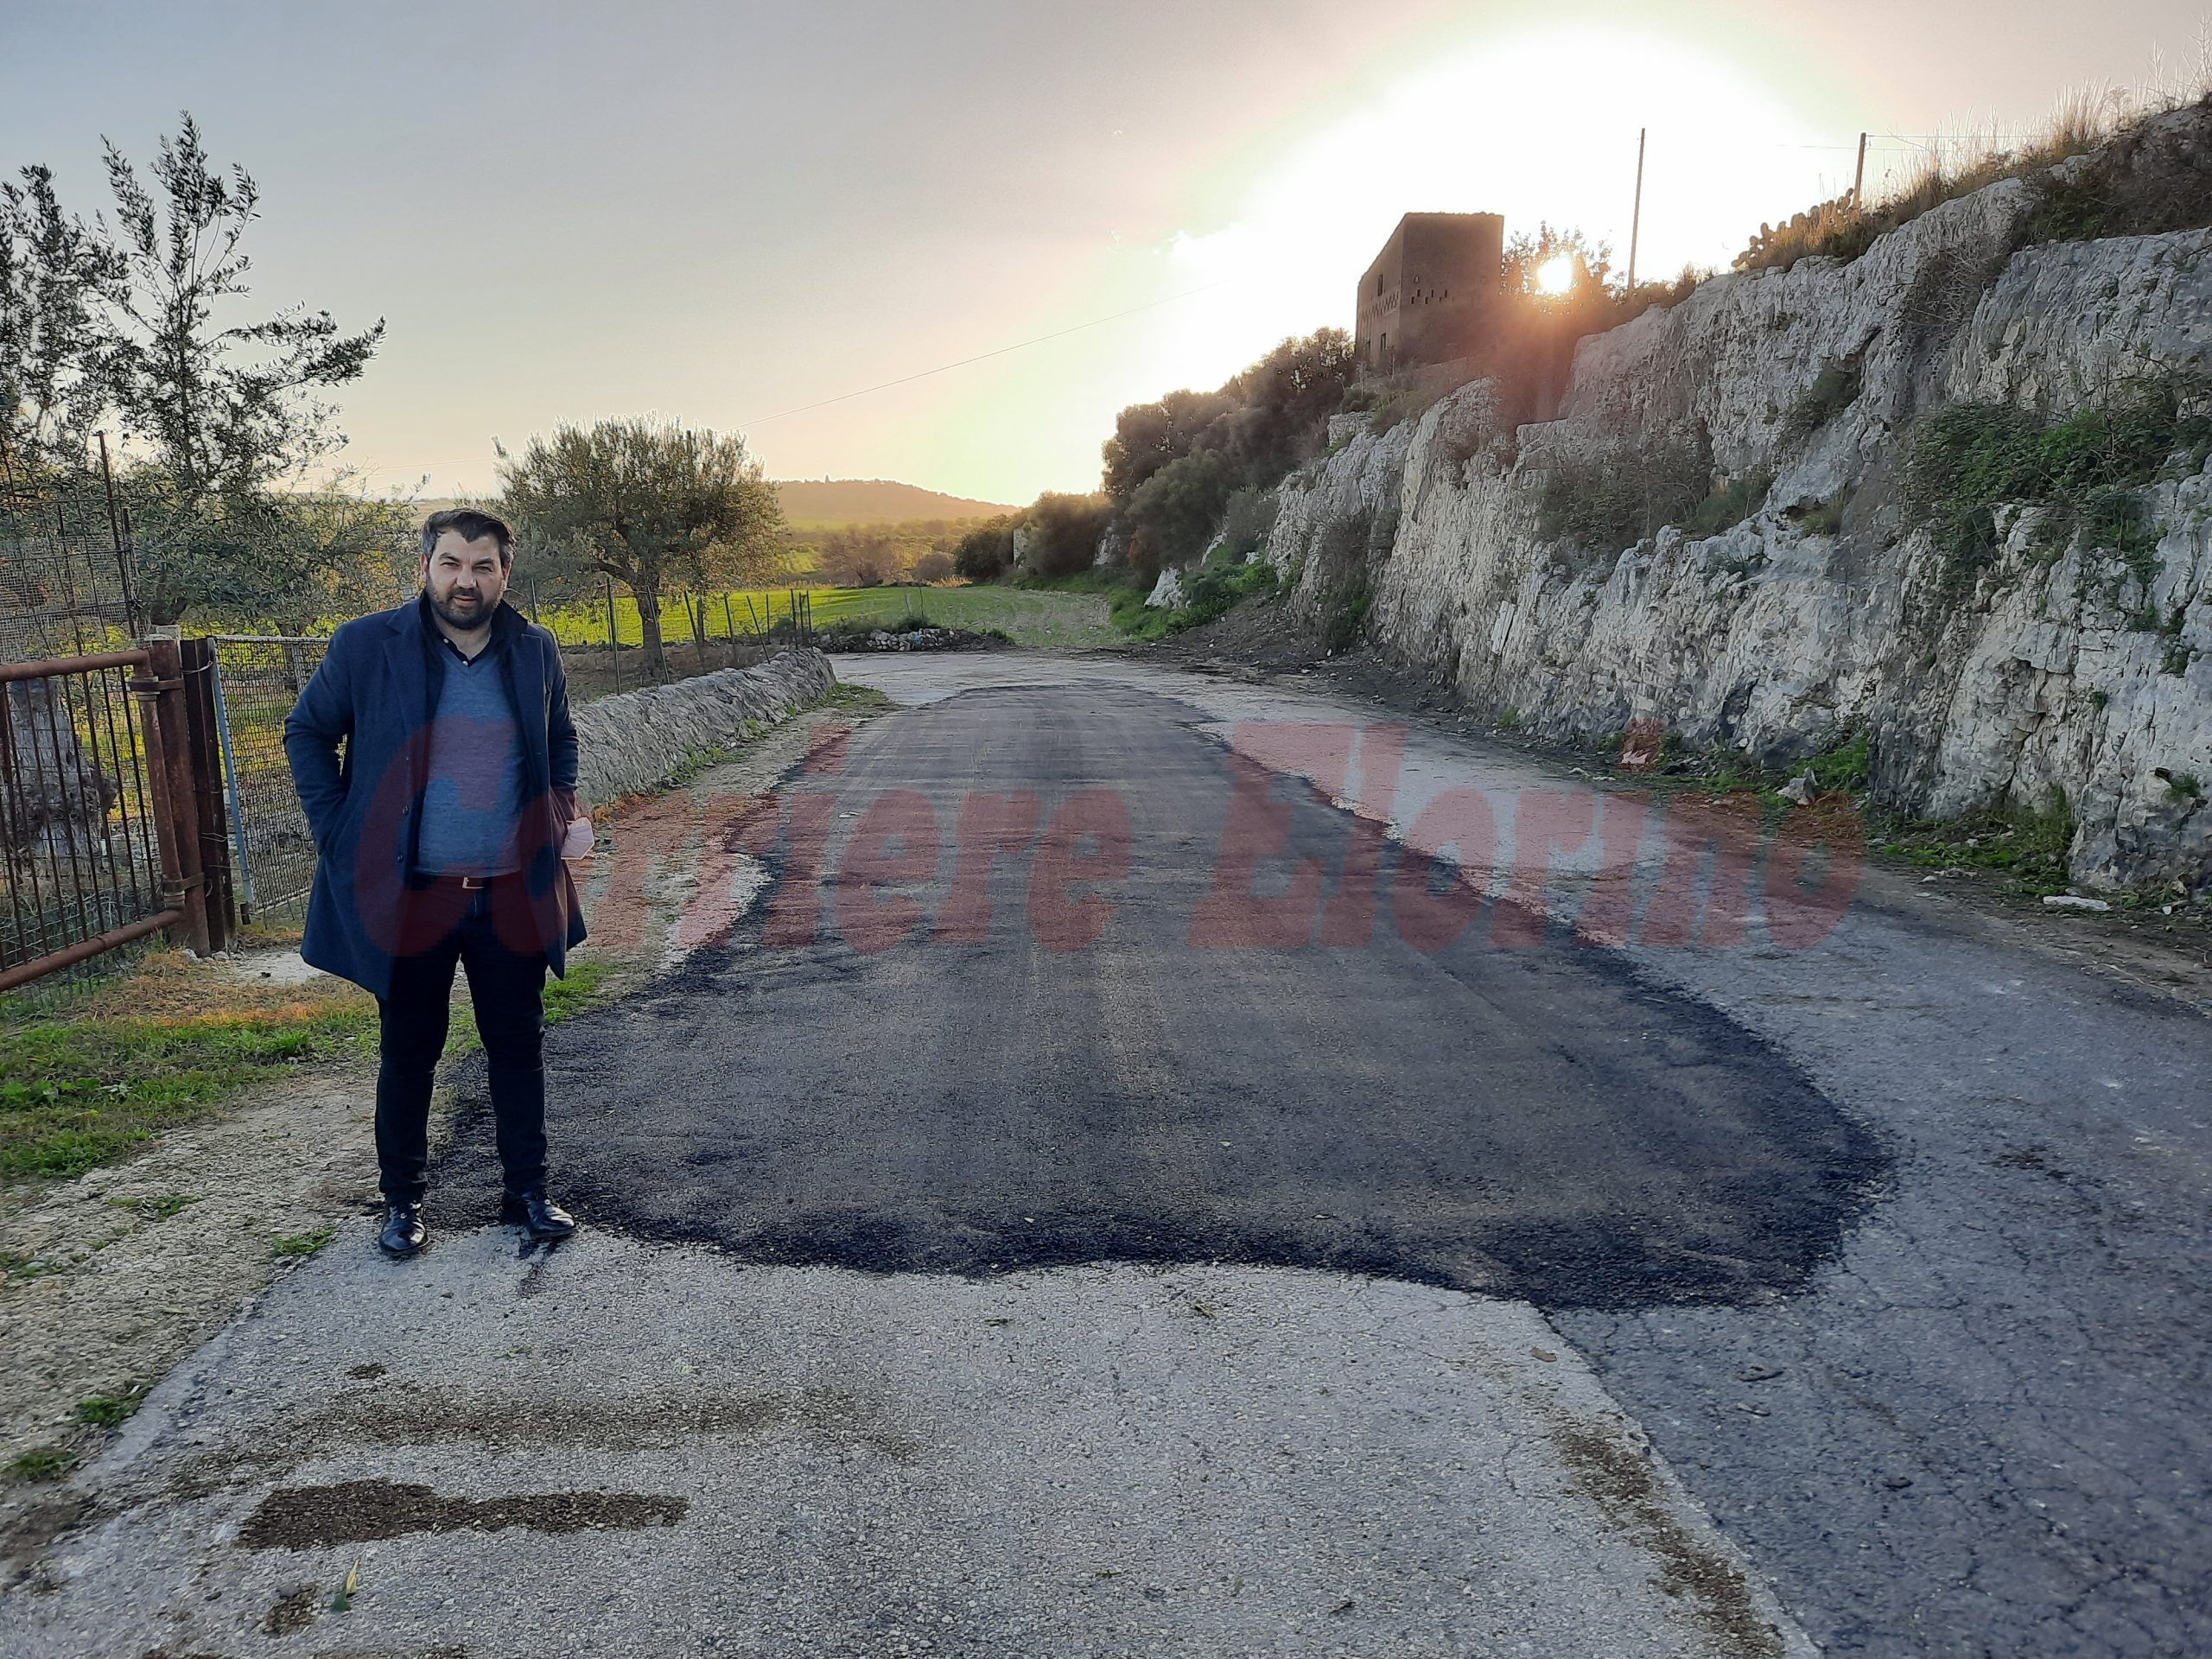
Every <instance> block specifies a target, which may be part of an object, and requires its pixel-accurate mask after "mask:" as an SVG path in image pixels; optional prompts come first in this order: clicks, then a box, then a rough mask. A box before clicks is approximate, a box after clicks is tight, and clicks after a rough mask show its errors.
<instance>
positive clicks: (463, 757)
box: [415, 636, 522, 875]
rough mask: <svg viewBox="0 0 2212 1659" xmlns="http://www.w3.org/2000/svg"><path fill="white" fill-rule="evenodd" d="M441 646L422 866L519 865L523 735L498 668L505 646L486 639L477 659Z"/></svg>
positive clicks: (418, 854)
mask: <svg viewBox="0 0 2212 1659" xmlns="http://www.w3.org/2000/svg"><path fill="white" fill-rule="evenodd" d="M435 650H436V651H437V652H439V654H440V657H441V659H442V662H443V663H444V664H445V682H444V683H443V684H442V686H441V687H440V688H439V690H438V712H437V716H436V718H435V720H434V721H432V722H431V725H430V771H429V779H427V781H426V785H425V787H424V790H423V825H422V830H421V837H420V842H419V844H418V845H417V846H416V849H415V862H416V868H417V869H420V870H422V871H423V872H424V873H425V874H430V875H499V874H505V873H506V872H508V871H510V870H518V869H520V868H522V861H521V858H520V856H519V855H518V852H517V849H516V847H515V824H516V823H517V821H518V819H519V818H520V817H521V816H522V741H521V735H520V734H519V733H518V732H517V731H516V729H515V716H514V709H513V706H512V704H510V703H509V702H508V701H507V691H506V687H505V684H504V683H502V678H503V677H502V676H501V674H500V672H499V653H500V646H499V645H493V644H486V646H485V648H484V649H483V650H482V651H480V652H477V653H476V657H475V659H474V661H471V660H469V659H468V658H464V657H462V655H461V653H460V652H458V651H456V650H454V648H453V646H452V645H449V644H448V643H447V642H446V640H445V639H444V638H443V636H440V638H439V640H438V643H437V645H436V646H435Z"/></svg>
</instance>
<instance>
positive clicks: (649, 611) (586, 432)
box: [495, 419, 784, 674]
mask: <svg viewBox="0 0 2212 1659" xmlns="http://www.w3.org/2000/svg"><path fill="white" fill-rule="evenodd" d="M495 448H498V453H499V485H500V504H501V505H502V507H503V508H504V509H505V513H506V516H507V518H509V520H510V521H511V522H512V524H513V525H514V527H515V531H516V534H517V535H518V536H519V537H521V538H522V539H523V540H524V542H526V543H530V544H531V545H532V546H547V547H560V548H564V549H568V550H573V551H574V552H575V553H576V554H578V555H581V556H586V557H588V558H589V559H590V561H591V563H592V568H593V569H596V570H599V571H601V572H603V573H604V574H606V575H610V576H612V577H613V578H614V579H615V580H616V581H617V582H620V583H622V584H623V586H625V587H626V588H628V589H629V590H630V592H631V593H632V595H634V596H635V598H636V599H637V601H638V618H639V624H640V626H641V627H642V628H643V630H644V633H645V659H646V661H647V663H648V664H650V666H651V667H652V671H653V672H654V673H656V674H659V673H662V672H664V671H665V668H666V663H667V658H666V655H665V653H664V651H663V649H662V646H661V636H660V613H661V600H662V596H663V595H664V594H667V593H669V592H671V590H675V589H687V590H689V591H691V592H694V593H702V592H705V591H708V590H709V589H710V588H715V587H739V586H746V585H750V584H751V583H753V582H758V581H760V580H763V579H765V578H766V577H769V576H772V575H774V574H776V572H777V571H778V570H779V569H780V567H781V563H782V552H781V547H780V536H781V532H782V530H783V523H784V515H783V507H782V505H781V503H780V502H779V500H778V499H777V497H776V487H775V486H774V485H773V484H772V483H770V482H769V480H768V479H767V477H766V474H764V473H763V472H762V470H761V467H760V461H759V460H758V459H757V458H756V457H754V456H753V455H752V454H748V453H747V449H746V447H745V440H744V439H743V438H742V437H738V436H729V437H725V436H723V435H721V434H719V433H715V432H712V431H709V430H707V429H703V428H692V427H685V426H683V425H682V424H680V423H676V422H673V421H658V420H652V419H631V420H607V421H599V422H596V423H594V424H592V425H590V426H588V427H586V426H568V425H563V426H560V427H556V429H554V431H553V433H552V435H550V436H548V437H533V438H532V439H531V441H530V442H529V443H528V444H527V445H526V446H524V449H523V452H522V454H520V455H513V454H509V453H508V452H507V450H506V449H505V448H504V447H499V446H495Z"/></svg>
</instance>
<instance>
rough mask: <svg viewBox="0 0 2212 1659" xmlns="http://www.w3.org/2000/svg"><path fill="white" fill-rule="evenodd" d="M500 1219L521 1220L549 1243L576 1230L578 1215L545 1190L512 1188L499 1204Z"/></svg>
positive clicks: (525, 1228)
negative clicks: (554, 1199)
mask: <svg viewBox="0 0 2212 1659" xmlns="http://www.w3.org/2000/svg"><path fill="white" fill-rule="evenodd" d="M499 1219H500V1220H501V1221H512V1222H519V1223H520V1224H522V1230H523V1231H524V1232H526V1233H528V1234H529V1235H530V1236H531V1237H532V1238H534V1239H538V1240H541V1241H543V1242H545V1243H550V1242H552V1241H553V1240H555V1239H556V1238H566V1237H567V1236H569V1234H570V1233H573V1232H575V1230H576V1218H575V1217H574V1216H572V1215H570V1214H569V1212H568V1211H565V1210H563V1208H562V1207H561V1206H560V1205H557V1204H556V1203H554V1202H553V1200H552V1199H550V1198H547V1197H546V1196H545V1195H544V1194H543V1192H510V1193H508V1194H507V1196H506V1198H505V1201H504V1202H502V1203H501V1205H499Z"/></svg>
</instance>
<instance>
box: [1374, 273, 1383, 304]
mask: <svg viewBox="0 0 2212 1659" xmlns="http://www.w3.org/2000/svg"><path fill="white" fill-rule="evenodd" d="M1375 297H1376V299H1378V300H1379V299H1381V298H1382V297H1383V273H1382V272H1381V271H1379V270H1378V271H1376V273H1375Z"/></svg>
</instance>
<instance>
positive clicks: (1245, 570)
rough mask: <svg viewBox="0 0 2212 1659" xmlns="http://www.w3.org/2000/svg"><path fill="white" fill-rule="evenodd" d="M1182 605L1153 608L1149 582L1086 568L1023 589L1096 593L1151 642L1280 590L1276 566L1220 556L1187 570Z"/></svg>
mask: <svg viewBox="0 0 2212 1659" xmlns="http://www.w3.org/2000/svg"><path fill="white" fill-rule="evenodd" d="M1182 583H1183V595H1184V597H1183V603H1182V604H1181V605H1180V606H1179V607H1174V608H1172V609H1171V608H1169V607H1165V606H1148V605H1147V604H1146V603H1145V601H1146V599H1147V597H1149V596H1150V594H1151V593H1152V584H1151V583H1149V582H1144V583H1137V584H1132V583H1130V582H1124V581H1121V580H1118V579H1116V578H1115V577H1112V576H1109V575H1105V574H1103V572H1099V571H1095V570H1085V571H1083V572H1081V573H1079V574H1077V575H1071V576H1052V577H1030V578H1027V579H1026V580H1025V581H1024V582H1022V583H1021V588H1020V590H1021V591H1024V592H1032V593H1062V594H1098V595H1099V596H1101V597H1102V598H1103V599H1104V600H1105V601H1107V606H1108V610H1107V615H1108V618H1109V620H1110V621H1111V622H1112V624H1113V626H1114V628H1115V630H1116V632H1118V633H1119V634H1120V636H1121V637H1122V639H1124V640H1127V641H1129V642H1132V643H1135V644H1139V645H1143V644H1148V643H1150V642H1151V641H1153V640H1154V639H1166V638H1167V637H1168V636H1169V635H1170V634H1176V633H1180V632H1183V631H1184V630H1185V628H1195V627H1197V626H1198V625H1199V624H1200V623H1203V622H1211V621H1212V620H1215V619H1216V618H1217V617H1220V616H1224V615H1226V614H1227V613H1228V612H1229V611H1230V609H1231V608H1232V607H1234V606H1235V605H1236V603H1237V602H1238V601H1240V600H1243V599H1246V598H1249V597H1250V596H1252V595H1254V594H1274V592H1275V590H1276V581H1275V571H1274V566H1273V565H1271V564H1269V563H1268V562H1267V561H1266V560H1264V559H1260V560H1255V561H1254V562H1253V563H1249V564H1248V563H1243V562H1242V561H1236V560H1219V561H1215V562H1212V563H1206V564H1203V565H1198V566H1196V567H1193V568H1192V569H1186V570H1185V571H1184V572H1183V573H1182Z"/></svg>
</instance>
